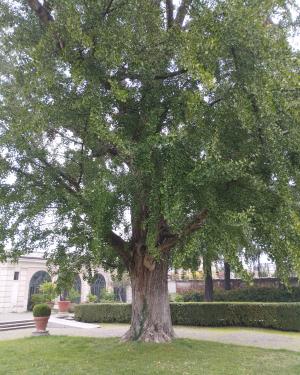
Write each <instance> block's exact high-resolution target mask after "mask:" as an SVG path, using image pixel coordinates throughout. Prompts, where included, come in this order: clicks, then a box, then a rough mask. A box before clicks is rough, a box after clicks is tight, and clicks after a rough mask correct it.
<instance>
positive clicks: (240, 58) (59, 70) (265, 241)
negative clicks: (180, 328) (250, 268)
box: [0, 0, 300, 291]
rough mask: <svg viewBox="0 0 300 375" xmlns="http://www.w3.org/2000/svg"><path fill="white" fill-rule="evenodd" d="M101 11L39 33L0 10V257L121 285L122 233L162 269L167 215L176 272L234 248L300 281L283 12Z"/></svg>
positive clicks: (298, 160)
mask: <svg viewBox="0 0 300 375" xmlns="http://www.w3.org/2000/svg"><path fill="white" fill-rule="evenodd" d="M2 3H3V4H2ZM108 3H109V2H107V1H105V0H99V1H85V0H74V1H61V0H53V1H50V2H47V4H48V5H49V7H50V8H51V13H49V15H48V17H46V18H47V21H45V19H42V20H41V19H39V18H38V17H39V16H40V17H41V11H39V12H34V11H32V9H31V8H30V6H28V2H25V1H21V0H19V1H18V0H17V1H14V2H9V1H4V2H1V6H0V37H1V52H0V77H1V80H0V118H1V121H0V181H1V185H0V202H1V204H0V207H1V209H0V259H4V258H7V257H9V258H13V259H16V258H18V257H19V256H20V255H21V254H22V253H26V252H30V251H32V250H33V249H37V248H38V249H43V250H44V251H45V253H46V254H47V255H48V256H49V257H50V261H51V262H52V263H53V264H54V265H59V266H60V270H61V271H63V272H66V273H68V272H70V273H71V274H74V273H75V272H78V270H80V269H83V268H84V269H86V270H87V272H88V273H90V274H92V273H93V272H92V271H93V267H94V266H96V265H99V263H102V264H104V265H106V267H108V268H113V269H118V270H119V271H120V272H119V273H121V272H122V271H124V268H125V266H126V261H124V259H125V260H126V259H127V257H130V256H131V255H132V250H133V249H135V248H136V247H135V244H134V240H136V239H135V238H130V237H131V233H132V234H133V233H135V234H136V233H141V232H143V233H144V234H145V233H146V234H147V235H146V238H144V239H143V242H145V245H147V247H148V252H150V253H152V255H153V256H154V257H155V258H159V257H160V254H161V252H160V251H159V250H160V249H159V248H158V246H157V243H156V239H157V235H158V233H157V232H158V230H157V228H158V223H159V221H160V218H161V217H163V218H164V219H165V220H166V222H167V224H168V227H169V231H170V233H168V234H169V235H170V234H173V235H174V237H173V238H175V237H176V238H178V242H177V246H176V249H174V251H173V252H172V257H171V259H170V261H171V262H173V264H176V265H177V266H179V265H190V266H193V267H194V266H195V264H196V263H197V260H198V259H199V256H200V255H207V254H209V255H210V257H211V258H212V259H214V258H216V257H219V256H220V255H222V256H223V255H224V256H225V257H226V259H228V261H229V262H230V263H231V264H234V263H236V265H238V249H241V248H243V249H244V251H245V254H246V256H247V257H251V256H252V255H253V254H256V253H257V251H261V250H264V251H266V252H268V254H269V256H270V257H271V259H272V260H276V264H277V265H278V269H279V272H280V273H281V274H287V272H288V271H290V270H291V269H300V256H299V251H298V244H299V235H300V234H299V230H298V229H297V225H299V205H298V201H299V189H298V185H299V181H300V172H299V171H300V126H299V118H300V116H299V106H297V100H298V95H299V90H298V89H297V87H298V86H299V74H298V73H299V54H298V53H297V52H295V51H293V50H292V49H291V47H290V46H289V44H288V36H289V35H290V31H291V29H292V27H293V26H294V23H293V22H292V20H291V15H290V11H289V6H288V4H289V3H290V2H289V1H284V0H283V1H278V0H268V1H248V2H245V1H242V0H235V1H198V0H191V1H190V2H188V3H189V5H190V6H189V7H188V8H187V13H188V18H187V19H186V25H185V27H180V25H179V24H176V25H174V27H171V28H169V29H167V27H166V24H167V23H166V19H165V11H164V10H163V9H162V8H161V6H160V4H162V2H158V1H149V0H128V1H122V2H117V5H116V6H114V5H112V8H111V9H110V10H108V11H106V9H107V6H108ZM48 5H47V6H48ZM41 9H42V8H41ZM53 14H54V15H55V17H54V18H53V20H51V18H52V16H51V15H53ZM275 15H276V16H277V17H276V21H274V22H273V23H272V22H269V21H270V19H272V17H273V18H274V16H275ZM278 19H279V21H278V23H276V22H277V20H278ZM202 210H207V213H208V214H207V219H206V222H205V226H201V230H199V231H189V230H186V228H187V226H188V224H189V223H190V221H191V219H192V218H194V217H195V215H197V214H199V213H200V212H202ZM128 212H130V215H131V218H130V219H128V214H127V213H128ZM49 217H51V223H49V220H48V219H49ZM45 222H46V223H47V225H45ZM117 228H124V233H123V235H122V238H123V239H126V241H125V244H124V249H123V250H124V252H125V254H126V255H124V252H120V251H119V252H118V251H116V250H119V248H118V246H116V241H112V231H115V230H116V229H117ZM199 229H200V228H199ZM191 234H193V235H191ZM127 240H128V241H127ZM137 242H138V240H137ZM117 243H118V244H120V241H117ZM132 244H133V245H132ZM7 245H9V246H7ZM8 249H9V250H8ZM182 249H184V251H182ZM50 250H51V251H50ZM49 253H51V254H49ZM124 263H125V264H124ZM127 268H128V267H127ZM61 280H62V279H61ZM60 284H61V283H60V281H59V285H58V287H59V290H60V291H62V290H63V289H66V287H65V283H64V282H62V285H61V286H60ZM69 287H70V285H69ZM69 287H68V288H67V289H69Z"/></svg>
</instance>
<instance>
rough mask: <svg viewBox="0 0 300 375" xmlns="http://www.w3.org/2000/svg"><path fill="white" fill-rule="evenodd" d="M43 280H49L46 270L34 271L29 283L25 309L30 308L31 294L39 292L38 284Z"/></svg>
mask: <svg viewBox="0 0 300 375" xmlns="http://www.w3.org/2000/svg"><path fill="white" fill-rule="evenodd" d="M45 281H51V277H50V275H49V274H48V273H47V272H46V271H38V272H36V273H35V274H34V275H33V276H32V278H31V280H30V283H29V293H28V303H27V309H28V310H31V308H32V306H31V296H32V295H33V294H36V293H38V292H39V288H40V285H41V284H42V283H44V282H45Z"/></svg>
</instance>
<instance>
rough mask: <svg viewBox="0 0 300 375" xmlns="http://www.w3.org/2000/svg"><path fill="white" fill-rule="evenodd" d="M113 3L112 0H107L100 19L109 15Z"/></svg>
mask: <svg viewBox="0 0 300 375" xmlns="http://www.w3.org/2000/svg"><path fill="white" fill-rule="evenodd" d="M113 2H114V0H108V2H107V5H106V7H105V9H104V11H103V12H102V17H103V18H105V17H106V16H107V15H108V14H109V13H110V11H111V7H112V4H113Z"/></svg>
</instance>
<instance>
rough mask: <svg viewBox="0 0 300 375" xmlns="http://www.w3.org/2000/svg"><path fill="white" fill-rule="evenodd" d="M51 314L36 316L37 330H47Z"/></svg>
mask: <svg viewBox="0 0 300 375" xmlns="http://www.w3.org/2000/svg"><path fill="white" fill-rule="evenodd" d="M48 320H49V316H35V317H34V322H35V328H36V330H37V331H46V327H47V324H48Z"/></svg>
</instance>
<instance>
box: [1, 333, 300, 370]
mask: <svg viewBox="0 0 300 375" xmlns="http://www.w3.org/2000/svg"><path fill="white" fill-rule="evenodd" d="M0 374H1V375H2V374H3V375H4V374H7V375H9V374H18V375H19V374H28V375H29V374H30V375H35V374H38V375H41V374H51V375H52V374H74V375H75V374H86V375H88V374H101V375H102V374H118V375H119V374H131V375H135V374H136V375H142V374H151V375H152V374H160V375H163V374H172V375H173V374H180V375H184V374H186V375H190V374H197V375H199V374H203V375H204V374H205V375H252V374H253V375H254V374H255V375H257V374H259V375H268V374H270V375H271V374H272V375H277V374H278V375H279V374H280V375H283V374H284V375H291V374H293V375H299V374H300V353H295V352H289V351H281V350H265V349H258V348H250V347H242V346H234V345H224V344H218V343H212V342H204V341H196V340H183V339H179V340H176V341H174V342H173V343H172V344H164V345H155V344H136V343H133V344H121V343H119V340H118V339H115V338H113V339H111V338H109V339H99V338H88V337H65V336H52V337H51V336H50V337H32V338H27V339H21V340H11V341H1V342H0Z"/></svg>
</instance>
